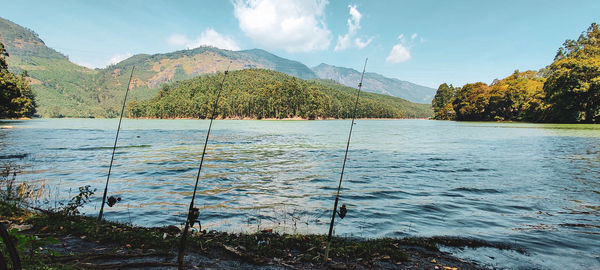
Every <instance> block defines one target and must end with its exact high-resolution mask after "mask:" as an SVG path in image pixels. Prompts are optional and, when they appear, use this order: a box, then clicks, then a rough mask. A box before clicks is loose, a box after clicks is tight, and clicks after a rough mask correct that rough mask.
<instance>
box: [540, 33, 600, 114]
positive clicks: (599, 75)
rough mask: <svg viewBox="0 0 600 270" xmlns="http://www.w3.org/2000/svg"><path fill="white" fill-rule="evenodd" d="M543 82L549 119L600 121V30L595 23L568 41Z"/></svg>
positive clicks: (559, 51) (557, 55)
mask: <svg viewBox="0 0 600 270" xmlns="http://www.w3.org/2000/svg"><path fill="white" fill-rule="evenodd" d="M548 72H549V75H548V79H547V80H546V83H545V84H544V92H545V94H546V102H547V103H548V104H549V105H550V110H549V121H552V122H582V123H600V29H599V27H598V25H597V24H596V23H593V24H592V25H591V26H590V27H589V28H588V29H587V31H586V32H584V33H583V34H581V35H580V36H579V38H578V39H577V40H567V41H565V43H564V44H563V47H561V48H560V49H559V50H558V53H557V54H556V57H555V58H554V62H553V63H552V64H551V65H550V67H549V68H548Z"/></svg>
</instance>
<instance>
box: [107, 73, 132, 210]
mask: <svg viewBox="0 0 600 270" xmlns="http://www.w3.org/2000/svg"><path fill="white" fill-rule="evenodd" d="M134 69H135V66H133V67H132V68H131V75H129V82H128V83H127V90H126V91H125V98H124V99H123V107H121V117H119V126H118V127H117V136H115V144H114V145H113V150H112V156H111V157H110V166H108V176H106V186H104V195H102V205H101V206H100V214H98V222H100V221H102V214H103V213H104V204H105V203H106V192H107V191H108V181H109V180H110V172H111V171H112V165H113V161H114V159H115V150H116V149H117V141H118V140H119V131H120V130H121V121H122V120H123V112H124V111H125V104H126V102H127V94H129V87H131V79H132V78H133V70H134ZM118 200H121V198H119V199H118ZM116 201H117V199H115V198H114V197H112V196H111V197H110V198H109V200H108V202H109V206H111V207H112V206H113V205H114V204H115V203H116Z"/></svg>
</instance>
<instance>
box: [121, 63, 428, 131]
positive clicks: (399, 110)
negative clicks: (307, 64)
mask: <svg viewBox="0 0 600 270" xmlns="http://www.w3.org/2000/svg"><path fill="white" fill-rule="evenodd" d="M227 76H228V77H227V78H226V80H225V83H224V85H223V90H222V91H223V92H222V94H221V98H220V100H219V104H218V110H217V113H216V115H215V117H217V118H251V119H263V118H276V119H283V118H296V117H298V118H303V119H317V118H350V117H351V113H352V112H351V110H352V108H353V105H354V100H355V97H356V89H354V88H350V87H346V86H342V85H339V84H336V83H334V82H331V81H326V80H311V81H305V80H302V79H299V78H296V77H293V76H289V75H286V74H284V73H281V72H277V71H272V70H265V69H246V70H238V71H232V72H230V73H229V75H227ZM222 80H223V73H216V74H207V75H202V76H198V77H196V78H194V79H190V80H186V81H180V82H175V83H172V84H165V85H163V86H161V89H160V91H159V92H158V94H157V95H156V96H155V97H154V98H152V99H150V100H146V101H135V100H134V101H131V102H129V104H128V113H129V117H134V118H139V117H148V118H199V119H205V118H209V117H210V116H211V115H210V114H211V113H212V106H213V102H214V101H215V100H216V97H217V91H218V89H219V88H220V84H221V81H222ZM427 107H428V106H427V105H422V106H419V105H414V104H412V103H410V102H408V101H405V100H403V99H400V98H394V97H391V96H382V95H378V94H374V93H364V92H363V93H361V100H360V102H359V109H358V112H357V117H363V118H402V117H423V116H427V114H428V113H430V110H429V108H427Z"/></svg>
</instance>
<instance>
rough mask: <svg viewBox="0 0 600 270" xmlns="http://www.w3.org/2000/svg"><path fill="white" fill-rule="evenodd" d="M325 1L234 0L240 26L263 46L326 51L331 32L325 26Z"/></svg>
mask: <svg viewBox="0 0 600 270" xmlns="http://www.w3.org/2000/svg"><path fill="white" fill-rule="evenodd" d="M327 3H328V2H327V1H326V0H304V1H296V0H237V1H235V2H234V3H233V6H234V14H235V17H236V18H237V19H238V22H239V26H240V29H241V30H242V31H243V32H244V34H246V35H247V36H248V37H250V38H251V39H253V40H254V41H255V42H257V43H260V44H261V45H263V46H266V47H270V48H282V49H284V50H286V51H288V52H309V51H315V50H326V49H327V48H328V47H329V44H330V43H331V32H330V31H329V30H328V29H327V26H326V25H325V18H324V16H325V14H324V11H325V6H326V5H327Z"/></svg>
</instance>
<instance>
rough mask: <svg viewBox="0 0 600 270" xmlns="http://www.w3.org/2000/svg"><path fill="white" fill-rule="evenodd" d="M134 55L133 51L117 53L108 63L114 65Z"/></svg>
mask: <svg viewBox="0 0 600 270" xmlns="http://www.w3.org/2000/svg"><path fill="white" fill-rule="evenodd" d="M131 56H133V54H132V53H131V52H126V53H117V54H115V55H113V56H112V57H111V58H110V60H108V64H107V66H108V65H114V64H116V63H119V62H121V61H123V60H125V59H127V58H129V57H131Z"/></svg>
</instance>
